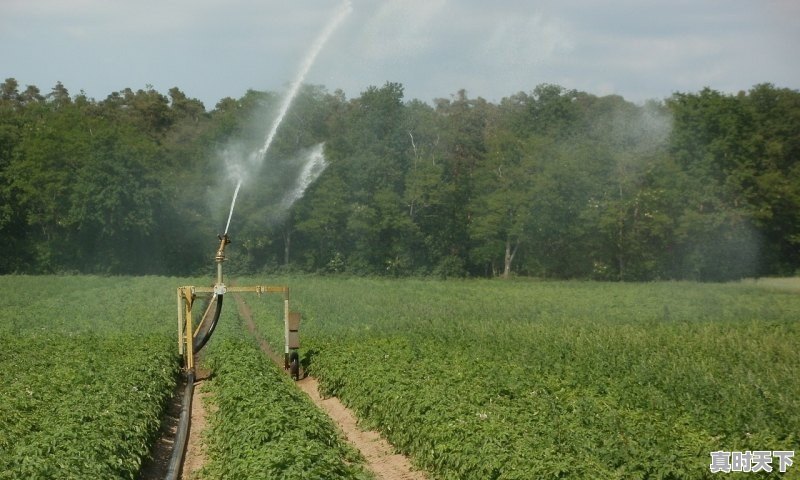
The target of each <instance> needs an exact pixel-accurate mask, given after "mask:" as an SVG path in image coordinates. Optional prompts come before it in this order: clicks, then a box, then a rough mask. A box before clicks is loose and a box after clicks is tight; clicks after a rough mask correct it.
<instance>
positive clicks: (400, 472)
mask: <svg viewBox="0 0 800 480" xmlns="http://www.w3.org/2000/svg"><path fill="white" fill-rule="evenodd" d="M235 298H236V304H237V306H238V308H239V314H240V315H241V316H242V317H243V318H244V320H245V325H246V326H247V330H248V331H250V332H251V333H252V334H253V335H254V336H255V337H256V339H257V340H258V343H259V345H260V346H261V349H262V350H263V351H264V353H265V354H267V356H269V357H270V358H271V359H272V360H273V361H274V362H275V363H277V364H278V366H281V367H282V366H283V358H281V357H280V356H279V355H277V354H276V353H275V352H274V351H273V350H272V348H270V346H269V344H268V343H267V342H266V341H265V340H264V339H263V338H262V337H261V336H260V335H259V333H258V330H257V329H256V326H255V323H253V314H252V312H251V311H250V307H248V306H247V304H246V303H245V302H244V300H242V298H241V297H240V296H238V295H235ZM296 384H297V386H298V387H299V388H300V389H301V390H302V391H303V392H305V393H306V394H307V395H308V396H309V398H311V401H313V402H314V404H315V405H317V407H319V408H320V409H322V411H323V412H325V413H327V414H328V416H329V417H331V419H333V421H334V422H335V423H336V425H338V426H339V428H340V429H341V430H342V433H344V436H345V439H347V441H348V442H349V443H350V444H351V445H353V446H354V447H355V448H357V449H358V450H359V451H360V452H361V454H362V455H363V456H364V458H365V459H366V461H367V467H368V468H369V469H370V470H372V472H373V473H374V474H375V476H376V477H377V478H379V479H385V480H425V479H426V476H425V474H424V473H423V472H420V471H418V470H412V467H411V462H410V461H409V460H408V458H407V457H406V456H404V455H401V454H398V453H395V452H394V448H393V447H392V446H391V444H389V442H387V441H386V440H385V439H384V438H383V437H381V435H380V433H378V432H375V431H367V430H361V429H360V428H359V427H358V421H357V418H356V416H355V415H354V414H353V412H352V411H351V410H350V409H349V408H347V407H345V406H344V405H343V404H342V402H341V401H340V400H339V399H338V398H336V397H330V398H325V399H323V398H322V397H321V396H320V394H319V384H318V383H317V380H316V379H315V378H314V377H311V376H306V377H305V378H303V379H302V380H300V381H298V382H296Z"/></svg>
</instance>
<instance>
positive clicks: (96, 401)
mask: <svg viewBox="0 0 800 480" xmlns="http://www.w3.org/2000/svg"><path fill="white" fill-rule="evenodd" d="M174 283H175V281H174V280H170V279H153V278H150V279H131V278H98V277H24V276H10V277H0V288H2V289H3V290H4V291H6V292H13V294H12V295H10V296H8V297H6V301H5V302H4V303H3V304H2V305H0V317H2V318H3V322H2V323H1V324H0V344H2V345H3V348H2V349H0V365H3V369H4V372H3V377H2V378H3V380H2V382H0V478H2V479H16V478H30V479H50V478H76V479H84V478H135V477H136V476H137V475H138V472H139V468H140V465H141V463H142V460H143V459H144V458H146V457H147V455H148V451H149V447H150V445H151V443H152V441H153V439H154V437H155V436H156V435H157V433H158V430H159V426H160V423H161V414H162V412H163V407H164V405H165V402H166V401H167V399H168V398H169V397H170V395H171V394H172V391H173V388H174V385H175V378H176V374H177V367H178V362H177V358H176V355H175V343H174V340H173V338H174V337H173V336H172V335H170V334H171V333H172V329H173V328H174V320H171V319H173V318H174V308H175V307H174V294H173V295H170V294H169V292H170V290H171V291H172V292H174V288H175V287H174ZM169 287H171V289H170V290H167V289H168V288H169ZM166 319H170V320H171V321H169V323H167V322H166Z"/></svg>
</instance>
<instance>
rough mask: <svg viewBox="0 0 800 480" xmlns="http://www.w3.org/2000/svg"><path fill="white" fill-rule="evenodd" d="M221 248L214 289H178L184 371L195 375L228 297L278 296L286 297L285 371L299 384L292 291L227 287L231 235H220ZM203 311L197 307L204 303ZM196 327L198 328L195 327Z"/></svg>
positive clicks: (216, 258) (297, 325)
mask: <svg viewBox="0 0 800 480" xmlns="http://www.w3.org/2000/svg"><path fill="white" fill-rule="evenodd" d="M218 238H219V247H218V248H217V252H216V254H215V256H214V262H215V263H216V266H217V278H216V282H215V283H214V285H212V286H210V287H205V286H194V285H188V286H183V287H178V290H177V304H178V353H179V354H180V355H181V356H183V359H184V369H185V371H186V372H187V373H191V374H194V359H195V355H197V354H198V353H199V352H200V350H201V349H202V348H203V347H204V346H205V345H206V343H207V342H208V340H209V339H210V338H211V335H212V334H213V333H214V329H215V328H216V326H217V322H218V321H219V316H220V313H221V312H222V300H223V299H224V298H225V295H226V294H228V293H255V294H257V295H259V296H261V294H269V293H276V294H281V295H283V324H284V340H285V345H284V368H285V369H286V370H289V372H290V374H291V375H292V377H293V378H294V379H295V380H298V379H299V376H300V367H299V354H298V350H299V348H300V337H299V328H300V314H299V313H298V312H292V311H290V310H289V287H287V286H285V285H279V286H275V285H255V286H227V285H225V282H224V278H223V274H222V264H223V263H224V262H225V247H226V246H227V245H228V244H230V243H231V241H230V238H229V237H228V234H227V233H226V234H223V235H220V236H219V237H218ZM199 299H204V300H205V305H204V307H202V308H196V304H200V303H203V302H201V301H199ZM201 310H202V314H201V315H200V316H199V320H198V321H197V322H195V317H194V313H195V312H196V311H201ZM195 323H196V325H195Z"/></svg>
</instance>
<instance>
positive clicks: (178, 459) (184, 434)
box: [165, 295, 222, 480]
mask: <svg viewBox="0 0 800 480" xmlns="http://www.w3.org/2000/svg"><path fill="white" fill-rule="evenodd" d="M213 301H214V302H215V303H216V305H215V306H214V307H215V308H214V317H213V318H212V319H211V322H210V325H209V326H208V327H207V329H206V330H205V331H203V332H198V337H199V338H198V337H195V338H193V339H192V351H193V354H195V355H196V354H197V353H198V352H199V351H200V350H201V349H202V348H203V347H204V346H205V345H206V342H208V340H209V339H210V338H211V335H212V334H213V333H214V329H215V328H216V327H217V322H218V321H219V316H220V313H221V312H222V295H216V296H215V298H214V300H213ZM207 314H208V312H206V314H204V315H203V316H204V317H205V316H206V315H207ZM205 320H206V319H205V318H203V319H202V320H201V321H203V322H204V321H205ZM194 380H195V376H194V370H190V371H189V372H188V373H187V374H186V389H185V390H184V391H183V402H181V405H182V407H181V415H180V419H179V420H178V431H177V433H176V434H175V443H173V444H172V456H171V457H170V459H169V468H168V469H167V475H166V477H165V479H166V480H178V479H179V478H180V475H181V468H182V467H183V457H184V455H185V454H186V445H187V444H188V443H189V428H190V424H191V423H192V396H193V395H194Z"/></svg>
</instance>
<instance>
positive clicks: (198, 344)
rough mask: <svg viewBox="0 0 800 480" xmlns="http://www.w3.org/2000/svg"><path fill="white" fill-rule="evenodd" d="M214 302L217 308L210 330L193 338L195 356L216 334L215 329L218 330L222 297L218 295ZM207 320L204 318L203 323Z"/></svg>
mask: <svg viewBox="0 0 800 480" xmlns="http://www.w3.org/2000/svg"><path fill="white" fill-rule="evenodd" d="M214 302H215V303H216V307H215V308H214V317H213V319H212V320H211V324H210V325H209V327H208V329H206V330H205V331H204V332H198V336H196V337H194V338H193V342H194V343H193V344H192V348H193V349H194V353H195V355H196V354H197V352H199V351H200V349H202V348H203V347H204V346H205V344H206V342H208V340H209V339H210V338H211V335H212V334H213V333H214V329H215V328H217V321H219V315H220V313H222V295H216V299H215V300H214ZM205 320H206V319H205V318H203V319H202V320H201V322H205ZM198 337H199V338H198Z"/></svg>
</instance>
